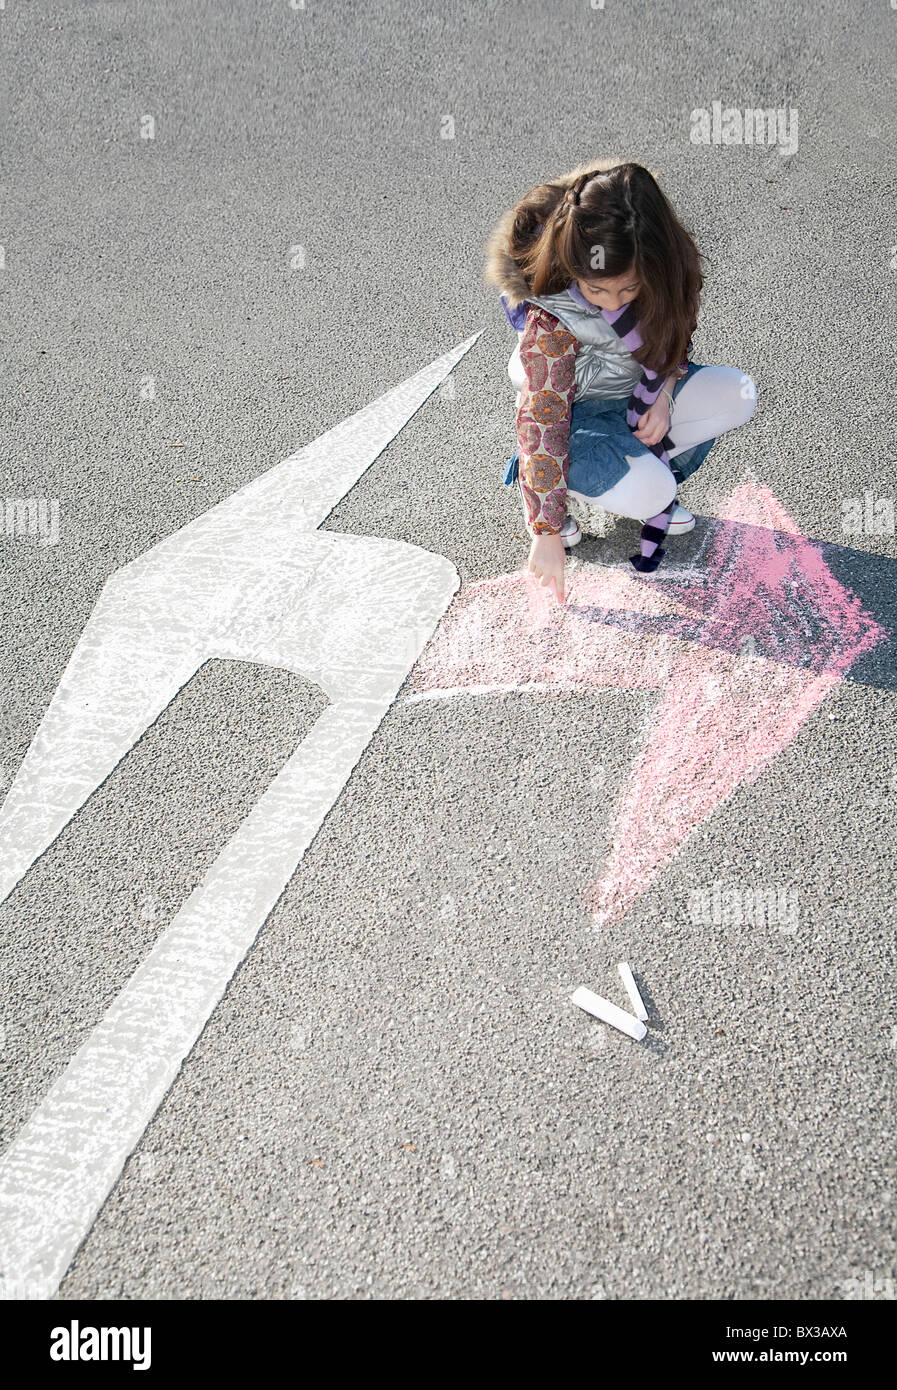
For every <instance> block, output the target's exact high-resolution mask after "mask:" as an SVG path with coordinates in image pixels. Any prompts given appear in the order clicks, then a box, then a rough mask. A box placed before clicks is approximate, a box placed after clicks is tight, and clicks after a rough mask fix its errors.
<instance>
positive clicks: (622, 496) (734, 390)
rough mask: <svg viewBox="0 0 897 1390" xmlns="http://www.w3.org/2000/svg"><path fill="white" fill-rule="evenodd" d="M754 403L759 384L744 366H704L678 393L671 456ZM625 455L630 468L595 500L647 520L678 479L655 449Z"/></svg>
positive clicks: (741, 416)
mask: <svg viewBox="0 0 897 1390" xmlns="http://www.w3.org/2000/svg"><path fill="white" fill-rule="evenodd" d="M756 408H757V390H756V387H755V386H754V383H753V381H752V380H751V378H750V377H749V376H747V375H745V373H744V372H740V371H739V370H738V368H737V367H703V368H702V369H701V371H699V372H695V373H694V375H693V376H691V377H689V379H688V381H686V383H685V385H684V386H683V387H682V388H681V389H680V391H679V394H678V395H677V396H676V401H675V409H674V411H673V422H672V426H671V428H670V431H669V435H670V439H672V441H673V444H674V445H675V448H673V449H671V450H670V452H669V457H670V458H671V459H672V458H675V457H676V455H677V454H681V453H682V452H683V451H684V450H685V449H691V448H692V447H693V446H694V445H695V444H702V443H703V442H704V441H705V440H707V439H715V438H716V437H717V436H718V435H720V434H725V433H726V432H727V431H728V430H734V429H736V428H737V427H738V426H739V425H743V424H745V423H746V422H747V421H748V420H749V419H750V418H751V416H752V415H753V413H754V411H755V410H756ZM626 457H627V458H628V459H629V463H630V469H629V472H628V473H627V474H626V476H625V477H624V478H621V479H620V481H619V482H618V483H614V485H613V487H611V488H608V490H607V492H603V493H602V494H601V496H600V497H597V498H596V499H595V500H596V501H597V502H598V504H599V506H601V507H604V509H605V511H608V512H613V513H615V515H617V516H628V517H632V518H633V519H634V520H635V521H646V520H647V518H648V517H649V516H656V515H657V513H658V512H662V511H663V510H664V508H666V507H668V506H669V505H670V503H671V502H672V500H673V498H674V497H675V496H676V486H677V485H676V480H675V478H674V477H673V476H672V474H671V473H670V470H669V469H668V468H667V467H666V466H665V464H663V463H661V461H660V459H659V458H657V456H656V455H655V454H649V453H644V454H627V455H626Z"/></svg>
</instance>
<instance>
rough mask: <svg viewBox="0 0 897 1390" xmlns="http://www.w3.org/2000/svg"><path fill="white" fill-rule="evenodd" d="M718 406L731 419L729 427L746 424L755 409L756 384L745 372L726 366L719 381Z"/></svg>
mask: <svg viewBox="0 0 897 1390" xmlns="http://www.w3.org/2000/svg"><path fill="white" fill-rule="evenodd" d="M719 408H720V410H721V412H722V413H723V414H724V415H725V416H726V417H727V419H729V420H731V421H732V423H731V424H730V425H729V429H736V428H737V427H738V426H739V425H746V424H747V422H748V420H749V419H750V418H751V416H752V415H753V413H754V411H755V410H756V409H757V384H756V382H755V381H754V379H753V377H750V376H748V374H747V372H742V371H739V370H738V368H737V367H727V368H726V375H725V379H724V382H721V383H720V395H719Z"/></svg>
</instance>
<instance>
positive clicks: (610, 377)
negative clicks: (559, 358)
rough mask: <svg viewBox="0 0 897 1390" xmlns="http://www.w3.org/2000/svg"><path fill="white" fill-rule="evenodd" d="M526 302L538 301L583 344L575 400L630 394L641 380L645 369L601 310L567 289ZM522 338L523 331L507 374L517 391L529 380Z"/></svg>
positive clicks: (575, 373)
mask: <svg viewBox="0 0 897 1390" xmlns="http://www.w3.org/2000/svg"><path fill="white" fill-rule="evenodd" d="M527 302H528V303H530V304H539V305H541V307H542V308H543V309H547V310H548V312H549V313H550V314H554V316H555V318H556V319H560V321H561V323H563V324H564V325H565V326H566V327H567V328H569V329H570V332H571V333H572V334H573V336H574V337H575V338H576V339H577V340H578V342H579V343H581V345H582V346H581V347H580V349H579V351H578V352H577V354H576V359H575V363H574V369H573V379H574V382H575V386H576V391H575V395H574V400H577V401H578V400H582V398H583V397H584V396H596V397H598V398H599V399H600V400H610V399H612V398H613V397H616V396H629V395H630V393H631V392H632V391H633V390H634V388H635V387H636V386H637V385H638V383H639V381H640V380H641V376H642V368H641V366H640V364H639V363H638V362H636V360H635V358H634V357H633V356H632V353H631V352H630V351H629V350H628V348H625V347H624V346H623V344H622V343H621V341H620V339H619V338H618V337H617V335H616V333H615V332H614V330H613V328H612V327H611V325H610V324H609V323H608V322H607V320H606V319H605V318H604V315H603V314H602V313H601V310H600V309H595V310H590V309H583V308H582V307H581V306H580V305H579V304H577V303H576V300H575V299H572V298H571V296H570V295H569V294H568V292H567V291H566V290H562V291H561V293H560V294H547V295H543V296H542V297H541V298H540V299H531V300H528V301H527ZM522 337H523V334H522V333H519V334H518V335H517V347H516V348H515V349H514V351H513V353H512V354H511V360H510V362H509V363H508V376H509V377H510V378H511V381H512V382H513V384H514V387H515V389H516V390H517V391H518V392H519V391H520V390H522V388H523V385H524V382H525V380H526V374H525V372H524V370H523V363H522V362H521V361H520V339H521V338H522Z"/></svg>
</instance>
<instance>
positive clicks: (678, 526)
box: [667, 502, 695, 536]
mask: <svg viewBox="0 0 897 1390" xmlns="http://www.w3.org/2000/svg"><path fill="white" fill-rule="evenodd" d="M694 529H695V519H694V517H693V516H692V514H691V512H689V511H686V509H685V507H681V506H680V505H679V503H678V502H677V503H676V505H675V507H674V508H673V514H672V516H671V517H670V524H669V526H668V527H667V535H668V536H684V535H685V532H686V531H693V530H694Z"/></svg>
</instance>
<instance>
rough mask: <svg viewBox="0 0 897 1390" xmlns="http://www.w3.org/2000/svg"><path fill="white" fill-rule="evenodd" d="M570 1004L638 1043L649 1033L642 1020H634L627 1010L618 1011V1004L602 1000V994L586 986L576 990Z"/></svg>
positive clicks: (571, 996)
mask: <svg viewBox="0 0 897 1390" xmlns="http://www.w3.org/2000/svg"><path fill="white" fill-rule="evenodd" d="M570 1003H571V1004H578V1005H579V1007H580V1008H581V1009H585V1011H586V1013H587V1014H593V1015H594V1016H595V1018H600V1019H601V1022H602V1023H609V1024H610V1026H611V1027H612V1028H619V1030H620V1032H621V1033H628V1034H629V1036H630V1038H635V1040H636V1042H641V1040H642V1038H643V1037H644V1036H645V1034H646V1033H647V1031H648V1030H647V1028H646V1027H645V1025H644V1023H642V1022H641V1020H640V1019H637V1018H633V1017H632V1014H628V1013H626V1011H625V1009H618V1008H617V1006H616V1004H612V1003H611V1002H610V1000H609V999H602V998H601V995H600V994H593V993H592V991H591V990H590V989H586V987H585V985H580V987H579V989H577V990H574V992H573V994H571V995H570Z"/></svg>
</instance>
